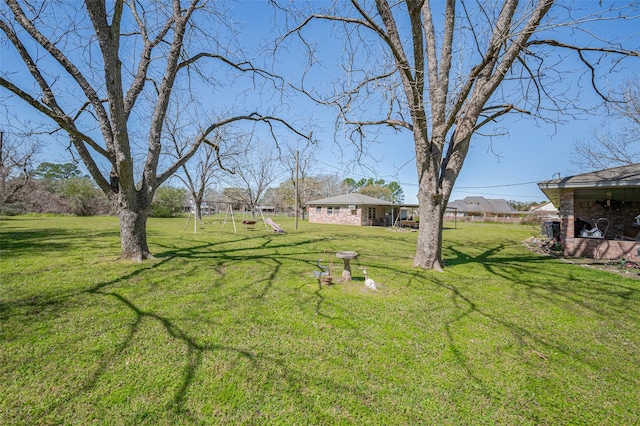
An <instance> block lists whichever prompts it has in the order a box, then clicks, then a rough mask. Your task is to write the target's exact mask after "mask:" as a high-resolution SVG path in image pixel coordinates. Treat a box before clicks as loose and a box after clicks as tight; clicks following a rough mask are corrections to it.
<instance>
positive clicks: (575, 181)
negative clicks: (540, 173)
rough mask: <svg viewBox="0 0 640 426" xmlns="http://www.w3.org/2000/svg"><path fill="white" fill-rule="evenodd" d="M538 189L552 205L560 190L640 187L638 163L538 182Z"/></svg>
mask: <svg viewBox="0 0 640 426" xmlns="http://www.w3.org/2000/svg"><path fill="white" fill-rule="evenodd" d="M538 187H539V188H540V190H541V191H542V192H544V194H545V195H546V196H547V198H549V200H551V202H552V203H553V204H554V205H556V206H557V205H559V203H560V190H561V189H584V188H616V187H627V188H628V187H640V163H635V164H629V165H626V166H620V167H612V168H610V169H604V170H597V171H595V172H589V173H583V174H580V175H574V176H567V177H564V178H557V179H551V180H547V181H544V182H539V183H538Z"/></svg>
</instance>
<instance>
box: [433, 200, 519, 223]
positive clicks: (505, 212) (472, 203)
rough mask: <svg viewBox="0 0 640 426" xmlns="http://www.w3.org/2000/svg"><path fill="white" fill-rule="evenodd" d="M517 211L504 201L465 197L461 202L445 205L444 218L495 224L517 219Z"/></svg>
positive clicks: (456, 201)
mask: <svg viewBox="0 0 640 426" xmlns="http://www.w3.org/2000/svg"><path fill="white" fill-rule="evenodd" d="M517 213H518V212H517V211H516V210H515V209H514V208H513V207H512V206H511V205H510V204H509V203H508V202H507V201H505V200H502V199H487V198H484V197H479V196H478V197H475V196H474V197H465V198H464V199H462V200H455V201H451V202H449V203H448V204H447V211H445V217H446V218H447V219H451V218H452V217H454V216H456V217H457V218H459V219H464V220H471V221H473V220H474V219H478V220H490V221H495V222H500V221H503V220H504V219H511V218H512V217H517Z"/></svg>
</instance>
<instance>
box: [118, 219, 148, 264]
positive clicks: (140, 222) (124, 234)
mask: <svg viewBox="0 0 640 426" xmlns="http://www.w3.org/2000/svg"><path fill="white" fill-rule="evenodd" d="M118 216H119V217H120V243H121V248H122V254H121V259H123V260H132V261H135V262H142V261H143V260H144V259H153V256H152V255H151V253H150V252H149V247H148V246H147V218H148V217H149V214H148V212H147V210H146V209H141V211H139V212H136V211H133V210H131V209H125V208H121V209H119V211H118Z"/></svg>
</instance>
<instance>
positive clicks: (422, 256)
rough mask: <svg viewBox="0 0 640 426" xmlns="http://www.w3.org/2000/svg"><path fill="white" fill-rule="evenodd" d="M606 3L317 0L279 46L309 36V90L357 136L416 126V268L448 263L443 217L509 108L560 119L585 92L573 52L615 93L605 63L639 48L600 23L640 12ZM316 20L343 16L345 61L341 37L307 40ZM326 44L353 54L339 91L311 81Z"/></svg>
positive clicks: (359, 140) (593, 78)
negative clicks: (476, 150) (570, 70)
mask: <svg viewBox="0 0 640 426" xmlns="http://www.w3.org/2000/svg"><path fill="white" fill-rule="evenodd" d="M602 3H603V2H600V4H597V5H596V4H595V3H594V4H591V3H590V4H589V6H593V7H595V8H596V9H597V11H596V12H594V13H591V12H584V13H583V14H582V15H581V11H580V10H578V8H577V7H574V5H572V6H571V8H569V7H567V6H563V5H562V4H558V5H556V4H555V1H554V0H528V1H517V0H504V1H500V2H498V1H494V2H484V1H465V0H446V1H431V0H405V1H394V2H389V1H387V0H376V1H364V0H362V1H359V0H351V1H350V2H345V3H343V2H337V3H333V4H331V5H328V4H327V3H323V2H311V3H310V4H309V6H308V7H309V9H313V10H309V9H304V10H298V12H299V14H298V15H297V16H296V18H298V21H297V23H296V24H294V27H292V28H291V29H290V30H289V31H288V32H287V33H286V34H285V35H284V36H283V37H282V39H281V41H280V43H279V45H278V47H281V46H285V45H286V43H292V42H293V41H295V40H300V41H301V44H300V45H301V46H302V47H303V48H306V49H307V51H308V60H307V64H306V65H307V66H306V68H305V73H304V75H303V76H302V77H301V83H300V85H299V89H300V90H301V91H302V92H303V93H305V94H306V95H308V96H309V97H311V98H312V99H314V100H316V101H317V102H319V103H322V104H325V105H331V106H334V107H335V108H336V109H337V111H338V117H339V120H340V122H341V123H342V124H343V125H345V126H346V128H348V129H351V133H350V135H351V137H352V140H353V141H354V143H356V144H360V145H361V144H363V141H365V140H366V138H367V134H366V129H370V128H372V126H385V127H387V128H388V127H390V128H393V129H396V130H398V131H408V132H410V133H411V134H412V136H413V140H414V143H415V152H416V166H417V172H418V184H419V189H418V201H419V204H420V229H419V234H418V243H417V249H416V256H415V258H414V266H417V267H422V268H427V269H435V270H441V269H442V223H443V222H442V220H443V214H444V211H445V208H446V205H447V202H448V200H449V197H450V195H451V191H452V189H453V186H454V184H455V182H456V179H457V177H458V175H459V173H460V170H461V168H462V166H463V164H464V161H465V158H466V156H467V153H468V151H469V146H470V142H471V139H472V137H474V135H476V136H477V135H481V134H482V133H481V131H482V129H483V128H486V129H487V130H490V127H488V125H492V123H495V122H497V120H499V119H500V118H501V117H502V116H504V115H506V114H508V113H519V114H524V115H531V116H536V117H542V118H544V117H552V118H555V117H554V116H553V114H557V115H559V114H560V113H561V111H563V110H567V109H568V108H569V107H571V106H572V105H575V103H576V102H578V99H575V98H577V94H576V93H575V91H573V92H572V91H571V90H567V89H566V88H567V87H572V86H571V85H567V81H566V79H567V78H569V75H567V74H565V73H564V71H566V63H563V62H562V61H563V60H565V59H566V55H569V54H573V55H575V56H576V57H577V60H578V63H579V64H580V65H582V66H583V67H584V68H583V69H584V70H585V71H584V72H583V73H578V74H577V77H575V78H576V79H577V78H585V79H587V80H588V82H589V84H590V85H592V87H593V89H595V91H596V92H597V93H598V94H599V95H601V96H602V97H603V98H604V99H607V100H609V98H608V96H609V94H608V93H606V90H605V89H603V88H601V87H600V86H599V84H598V76H599V74H598V69H599V67H602V68H604V73H611V72H615V71H617V70H619V69H620V67H621V66H622V63H623V61H622V60H623V59H624V58H627V57H630V56H634V57H636V58H637V57H638V53H637V52H634V51H630V50H629V49H627V48H625V46H624V45H623V43H622V42H621V41H618V40H617V39H616V38H612V37H611V36H610V33H609V32H607V33H600V34H599V33H598V31H599V30H601V29H605V28H598V26H597V25H598V23H606V24H609V26H607V28H606V30H607V31H610V28H611V27H610V25H611V22H610V21H611V20H615V19H620V20H621V19H630V20H631V19H636V18H637V9H638V4H637V2H632V3H631V4H629V5H622V4H620V3H617V2H613V3H612V5H611V6H609V7H607V6H605V5H602ZM585 4H586V3H585ZM583 6H584V4H583ZM317 22H325V23H326V22H328V23H332V24H333V26H332V28H331V33H330V34H331V35H334V36H336V37H337V38H338V39H339V40H342V41H343V42H344V52H345V54H344V56H343V57H342V58H341V57H339V56H338V57H336V53H335V47H334V46H332V48H331V52H329V53H327V52H326V51H324V52H323V51H322V43H317V42H316V43H314V42H313V41H312V40H311V39H310V37H308V35H309V33H308V32H309V28H310V27H311V26H314V25H315V23H317ZM315 28H316V30H317V28H318V27H317V26H316V27H315ZM316 36H317V35H316ZM627 42H628V43H632V42H633V41H632V40H627ZM578 43H581V44H578ZM321 53H324V54H330V58H331V61H332V62H334V61H336V60H344V61H345V63H343V64H342V65H341V67H342V68H341V69H344V70H346V71H347V76H346V77H345V76H342V78H341V79H340V81H339V82H338V83H337V85H336V91H335V93H334V94H328V95H327V94H325V93H321V92H319V90H318V89H317V87H319V86H312V82H313V81H314V80H315V78H317V76H318V74H314V73H315V72H316V64H321V61H320V59H321V58H320V54H321ZM565 54H566V55H565ZM563 55H564V56H565V57H562V56H563ZM559 57H561V58H560V60H559V61H557V58H559ZM552 61H557V62H552ZM585 73H586V75H585ZM561 79H562V80H564V81H561ZM554 83H557V84H556V86H554V85H553V84H554ZM560 83H562V84H560ZM554 87H556V88H558V91H554V90H553V88H554ZM560 88H562V90H563V91H562V92H560ZM571 96H573V97H574V98H570V97H571ZM563 99H564V100H565V101H566V102H563Z"/></svg>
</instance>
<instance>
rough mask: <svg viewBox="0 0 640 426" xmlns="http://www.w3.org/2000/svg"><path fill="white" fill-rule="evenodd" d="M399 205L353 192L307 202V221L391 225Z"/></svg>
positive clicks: (357, 224)
mask: <svg viewBox="0 0 640 426" xmlns="http://www.w3.org/2000/svg"><path fill="white" fill-rule="evenodd" d="M399 207H400V206H397V205H394V204H393V203H392V202H390V201H384V200H380V199H378V198H373V197H369V196H368V195H363V194H359V193H355V192H353V193H349V194H343V195H338V196H335V197H329V198H323V199H321V200H314V201H309V202H308V203H307V208H308V211H309V223H331V224H336V225H355V226H373V225H379V226H380V225H391V224H392V221H393V219H392V218H393V217H394V214H396V215H397V214H398V211H399Z"/></svg>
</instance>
